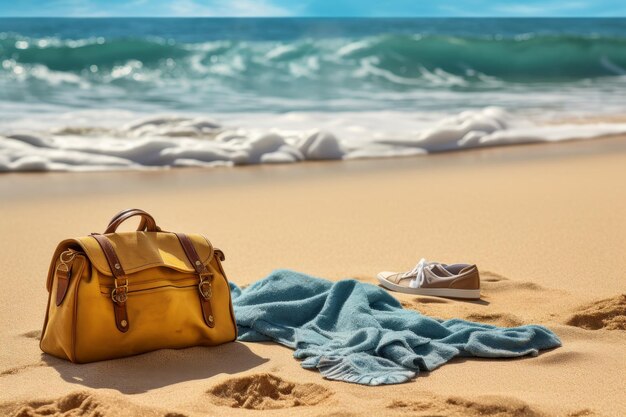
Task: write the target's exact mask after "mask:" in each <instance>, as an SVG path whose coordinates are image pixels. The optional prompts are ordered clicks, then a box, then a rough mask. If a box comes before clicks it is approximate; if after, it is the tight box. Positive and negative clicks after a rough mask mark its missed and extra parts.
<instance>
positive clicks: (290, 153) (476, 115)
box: [0, 107, 626, 172]
mask: <svg viewBox="0 0 626 417" xmlns="http://www.w3.org/2000/svg"><path fill="white" fill-rule="evenodd" d="M378 116H379V117H372V116H371V115H364V114H361V113H356V114H352V115H340V114H339V115H338V114H333V115H329V114H326V115H324V116H321V115H319V114H317V115H316V114H304V113H301V114H297V113H294V114H285V115H280V116H279V115H275V116H273V117H272V118H268V117H256V118H254V116H251V115H248V120H246V121H244V120H242V121H240V123H241V125H240V126H238V125H237V123H236V121H232V120H231V121H230V122H228V123H222V122H219V121H217V120H215V119H210V118H206V117H197V116H194V117H189V116H184V115H170V116H151V117H148V118H143V119H139V120H134V121H129V122H127V123H125V124H124V125H121V126H119V127H113V126H111V125H104V124H102V123H101V124H99V125H96V124H95V123H94V124H88V123H87V124H83V125H81V126H72V125H66V126H56V127H54V128H51V129H48V130H42V129H40V130H37V131H31V132H27V131H22V132H20V131H15V132H11V133H5V134H4V136H0V172H1V171H4V172H14V171H94V170H111V169H139V170H141V169H156V168H170V167H184V166H204V167H212V166H234V165H250V164H275V163H296V162H300V161H307V160H338V159H358V158H381V157H398V156H410V155H420V154H428V153H434V152H442V151H455V150H456V151H458V150H465V149H472V148H476V147H485V146H499V145H510V144H519V143H530V142H553V141H561V140H572V139H588V138H593V137H597V136H603V135H609V134H619V133H626V124H624V123H613V124H611V123H595V124H589V125H580V124H575V125H568V124H558V125H557V124H543V125H542V124H538V123H536V122H531V121H529V120H523V119H519V118H517V117H514V116H512V115H511V114H508V113H507V112H506V111H504V110H503V109H501V108H496V107H488V108H484V109H480V110H474V111H465V112H461V113H459V114H457V115H454V116H451V117H446V118H443V119H441V120H439V121H438V122H436V123H433V122H423V121H422V122H420V121H419V120H416V118H415V117H414V115H412V114H406V113H397V112H396V113H390V112H387V113H385V114H378ZM60 119H67V117H61V118H60ZM100 119H101V117H100ZM117 119H118V118H117V117H114V119H113V120H117ZM382 120H392V121H393V122H392V123H387V124H385V123H384V122H382ZM268 123H270V125H268ZM271 124H274V125H273V126H272V125H271Z"/></svg>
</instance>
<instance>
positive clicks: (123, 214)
mask: <svg viewBox="0 0 626 417" xmlns="http://www.w3.org/2000/svg"><path fill="white" fill-rule="evenodd" d="M135 216H141V221H140V222H139V226H138V227H137V231H138V232H141V231H145V232H160V231H161V228H160V227H159V226H157V224H156V221H155V220H154V217H152V216H151V215H150V214H148V213H147V212H146V211H143V210H141V209H126V210H122V211H120V212H119V213H117V214H116V215H115V216H113V218H112V219H111V221H110V222H109V225H108V226H107V228H106V230H105V231H104V234H107V233H115V231H116V230H117V228H118V227H119V225H120V224H122V223H123V222H125V221H126V220H128V219H130V218H131V217H135Z"/></svg>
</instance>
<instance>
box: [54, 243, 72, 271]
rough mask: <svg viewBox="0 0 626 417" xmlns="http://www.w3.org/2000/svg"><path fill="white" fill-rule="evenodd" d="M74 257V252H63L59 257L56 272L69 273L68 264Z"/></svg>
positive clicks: (69, 250)
mask: <svg viewBox="0 0 626 417" xmlns="http://www.w3.org/2000/svg"><path fill="white" fill-rule="evenodd" d="M75 257H76V252H74V251H73V250H71V249H68V250H66V251H63V252H62V253H61V255H59V265H58V266H57V269H56V270H57V271H59V270H60V271H61V272H70V267H69V265H68V264H69V263H70V262H72V261H73V260H74V258H75Z"/></svg>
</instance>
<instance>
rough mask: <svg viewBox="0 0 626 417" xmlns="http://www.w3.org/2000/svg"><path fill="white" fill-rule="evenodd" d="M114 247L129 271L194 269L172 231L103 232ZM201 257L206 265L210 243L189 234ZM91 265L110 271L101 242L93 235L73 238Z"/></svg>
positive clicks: (210, 249)
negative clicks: (164, 268)
mask: <svg viewBox="0 0 626 417" xmlns="http://www.w3.org/2000/svg"><path fill="white" fill-rule="evenodd" d="M105 236H106V237H107V238H108V239H109V240H110V241H111V245H113V248H114V249H115V253H116V254H117V256H118V258H119V260H120V263H121V264H122V267H123V268H124V271H125V272H126V273H127V274H132V273H134V272H138V271H141V270H144V269H148V268H155V267H168V268H172V269H176V270H178V271H181V272H190V273H193V272H195V269H194V267H193V265H191V263H190V262H189V260H188V259H187V255H186V254H185V251H184V249H183V247H182V246H181V244H180V241H179V240H178V237H177V236H176V235H175V234H174V233H167V232H158V233H155V232H120V233H110V234H107V235H105ZM187 236H188V237H189V239H191V241H192V242H193V245H194V247H195V248H196V251H197V252H198V256H199V257H200V260H201V261H202V262H203V263H204V264H205V265H206V264H208V263H209V262H210V261H211V258H212V257H213V246H212V245H211V242H209V240H208V239H207V238H205V237H204V236H202V235H194V234H188V235H187ZM75 242H76V243H78V244H79V245H80V246H81V247H82V249H83V250H84V251H85V254H86V255H87V257H88V258H89V260H90V261H91V263H92V265H93V266H94V267H95V268H96V269H97V270H98V271H99V272H101V273H102V274H105V275H109V276H111V275H113V274H112V273H111V269H110V268H109V264H108V262H107V260H106V257H105V256H104V252H103V251H102V248H101V247H100V244H99V243H98V241H96V239H95V238H94V237H93V236H85V237H79V238H77V239H75Z"/></svg>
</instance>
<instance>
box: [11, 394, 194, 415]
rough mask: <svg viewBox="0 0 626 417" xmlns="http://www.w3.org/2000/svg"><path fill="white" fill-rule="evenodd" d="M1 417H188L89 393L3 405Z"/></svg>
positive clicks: (121, 399) (117, 398) (118, 398)
mask: <svg viewBox="0 0 626 417" xmlns="http://www.w3.org/2000/svg"><path fill="white" fill-rule="evenodd" d="M0 415H3V416H11V417H44V416H55V417H88V416H107V417H145V416H150V417H161V416H162V417H186V416H185V415H184V414H180V413H176V412H165V413H164V412H163V411H160V410H156V409H151V408H147V407H141V406H138V405H136V404H133V403H131V402H129V401H126V400H125V399H123V398H120V397H113V396H108V395H105V394H95V393H90V392H87V391H79V392H73V393H71V394H68V395H66V396H63V397H60V398H57V399H54V400H43V401H27V402H21V403H3V404H0Z"/></svg>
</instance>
